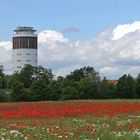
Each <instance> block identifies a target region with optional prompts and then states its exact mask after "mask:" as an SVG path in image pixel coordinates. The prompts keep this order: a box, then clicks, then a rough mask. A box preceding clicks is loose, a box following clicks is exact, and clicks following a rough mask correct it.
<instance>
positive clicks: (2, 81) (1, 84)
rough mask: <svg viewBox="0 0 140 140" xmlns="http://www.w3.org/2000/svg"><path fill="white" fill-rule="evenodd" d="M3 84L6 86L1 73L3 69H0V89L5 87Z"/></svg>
mask: <svg viewBox="0 0 140 140" xmlns="http://www.w3.org/2000/svg"><path fill="white" fill-rule="evenodd" d="M5 86H6V81H5V75H4V73H3V70H2V69H0V89H1V88H5Z"/></svg>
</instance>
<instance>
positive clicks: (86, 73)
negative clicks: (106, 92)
mask: <svg viewBox="0 0 140 140" xmlns="http://www.w3.org/2000/svg"><path fill="white" fill-rule="evenodd" d="M86 77H89V78H94V79H97V80H99V73H98V72H96V71H95V70H94V68H93V67H89V66H87V67H83V68H80V69H76V70H75V71H73V72H71V73H70V75H67V76H66V78H67V79H69V80H72V79H73V80H74V81H80V80H81V79H83V78H86Z"/></svg>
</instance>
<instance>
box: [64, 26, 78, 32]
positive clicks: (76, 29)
mask: <svg viewBox="0 0 140 140" xmlns="http://www.w3.org/2000/svg"><path fill="white" fill-rule="evenodd" d="M76 32H79V29H78V28H76V27H74V26H71V27H68V28H66V29H64V31H63V33H76Z"/></svg>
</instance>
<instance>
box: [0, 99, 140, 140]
mask: <svg viewBox="0 0 140 140" xmlns="http://www.w3.org/2000/svg"><path fill="white" fill-rule="evenodd" d="M0 139H1V140H59V139H60V140H139V139H140V102H139V101H125V100H122V101H65V102H28V103H27V102H23V103H21V102H20V103H1V104H0Z"/></svg>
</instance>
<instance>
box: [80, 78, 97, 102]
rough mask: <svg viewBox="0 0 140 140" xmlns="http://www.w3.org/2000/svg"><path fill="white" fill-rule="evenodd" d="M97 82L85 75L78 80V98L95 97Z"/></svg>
mask: <svg viewBox="0 0 140 140" xmlns="http://www.w3.org/2000/svg"><path fill="white" fill-rule="evenodd" d="M98 84H99V82H98V81H96V80H94V79H92V78H89V77H85V78H83V79H81V80H80V82H79V89H80V90H79V94H80V99H93V98H96V96H95V95H96V94H97V87H98Z"/></svg>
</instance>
